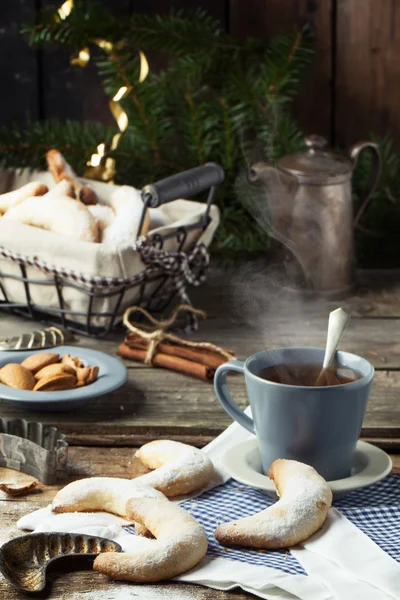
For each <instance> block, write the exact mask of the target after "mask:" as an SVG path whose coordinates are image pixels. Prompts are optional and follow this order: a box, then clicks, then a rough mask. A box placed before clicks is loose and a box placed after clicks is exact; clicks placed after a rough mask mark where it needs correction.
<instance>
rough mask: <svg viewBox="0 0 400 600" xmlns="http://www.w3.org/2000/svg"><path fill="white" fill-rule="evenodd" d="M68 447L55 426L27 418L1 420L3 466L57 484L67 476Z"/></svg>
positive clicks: (49, 483) (1, 456) (0, 449)
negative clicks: (27, 419)
mask: <svg viewBox="0 0 400 600" xmlns="http://www.w3.org/2000/svg"><path fill="white" fill-rule="evenodd" d="M67 453H68V444H67V442H66V441H65V435H64V434H63V433H60V432H59V431H58V429H57V428H56V427H53V426H52V425H44V424H43V423H38V422H36V421H26V420H25V419H0V467H8V468H9V469H14V470H16V471H22V472H23V473H26V474H27V475H32V476H33V477H36V479H39V480H40V481H41V482H42V483H44V484H45V485H54V484H56V483H57V481H58V480H60V479H64V478H65V477H66V475H67Z"/></svg>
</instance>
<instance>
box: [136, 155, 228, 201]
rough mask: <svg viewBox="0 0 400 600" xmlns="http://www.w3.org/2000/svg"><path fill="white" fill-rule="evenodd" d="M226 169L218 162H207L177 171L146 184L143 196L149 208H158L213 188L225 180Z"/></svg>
mask: <svg viewBox="0 0 400 600" xmlns="http://www.w3.org/2000/svg"><path fill="white" fill-rule="evenodd" d="M224 176H225V174H224V170H223V168H222V167H221V166H220V165H218V164H217V163H211V162H210V163H206V164H205V165H203V166H201V167H195V168H194V169H188V170H187V171H183V173H176V174H175V175H171V176H170V177H166V178H165V179H161V180H160V181H157V182H156V183H152V184H150V185H146V186H145V187H144V188H143V189H142V198H143V202H144V203H145V205H146V206H147V207H149V208H157V206H161V204H165V203H167V202H171V200H176V199H177V198H187V197H191V196H195V195H196V194H198V193H199V192H202V191H203V190H207V189H209V188H212V187H214V186H216V185H218V184H219V183H222V181H223V180H224Z"/></svg>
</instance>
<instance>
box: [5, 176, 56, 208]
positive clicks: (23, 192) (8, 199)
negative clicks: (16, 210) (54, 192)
mask: <svg viewBox="0 0 400 600" xmlns="http://www.w3.org/2000/svg"><path fill="white" fill-rule="evenodd" d="M47 191H48V188H47V186H45V185H43V183H40V182H39V181H31V182H30V183H27V184H26V185H24V186H23V187H21V188H18V189H17V190H13V191H12V192H7V193H6V194H1V195H0V215H1V214H2V213H5V212H7V210H9V209H10V208H12V207H13V206H17V204H19V203H20V202H23V201H24V200H26V199H27V198H31V197H33V196H43V194H45V193H46V192H47Z"/></svg>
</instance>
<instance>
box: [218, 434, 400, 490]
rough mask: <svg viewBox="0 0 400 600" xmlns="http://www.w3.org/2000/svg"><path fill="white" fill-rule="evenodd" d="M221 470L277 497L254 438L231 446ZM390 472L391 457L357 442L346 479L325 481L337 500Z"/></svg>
mask: <svg viewBox="0 0 400 600" xmlns="http://www.w3.org/2000/svg"><path fill="white" fill-rule="evenodd" d="M221 466H222V467H223V469H224V470H225V471H226V472H227V473H228V475H230V476H231V477H233V479H236V480H237V481H240V483H245V484H246V485H251V486H252V487H255V488H258V489H260V490H262V491H264V492H265V493H266V494H268V495H269V496H273V497H276V491H275V485H274V483H273V481H271V479H269V477H267V476H266V475H264V474H263V471H262V467H261V459H260V453H259V450H258V445H257V440H256V439H255V438H253V439H251V440H248V441H246V442H242V443H240V444H237V445H236V446H233V448H231V449H230V450H228V452H226V454H225V455H224V456H223V457H222V458H221ZM391 470H392V461H391V458H390V456H388V455H387V454H386V452H384V451H383V450H381V449H380V448H377V447H376V446H373V445H372V444H368V443H367V442H362V441H358V442H357V447H356V451H355V453H354V460H353V466H352V469H351V476H350V477H346V478H345V479H336V480H335V481H328V484H329V487H330V488H331V490H332V493H333V496H334V497H335V498H338V497H340V496H342V495H344V494H347V493H348V492H352V491H354V490H358V489H360V488H363V487H366V486H368V485H372V484H373V483H376V482H377V481H380V480H381V479H383V478H384V477H386V475H388V474H389V473H390V471H391Z"/></svg>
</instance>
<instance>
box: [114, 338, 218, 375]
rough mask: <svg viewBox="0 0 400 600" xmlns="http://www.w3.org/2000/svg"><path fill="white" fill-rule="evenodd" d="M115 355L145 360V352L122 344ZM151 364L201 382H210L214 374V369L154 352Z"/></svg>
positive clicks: (178, 357) (138, 360)
mask: <svg viewBox="0 0 400 600" xmlns="http://www.w3.org/2000/svg"><path fill="white" fill-rule="evenodd" d="M117 354H118V355H119V356H122V357H123V358H128V359H130V360H134V361H137V362H141V363H144V361H145V359H146V354H147V352H146V350H141V349H139V348H130V347H129V346H128V345H127V344H125V343H123V344H121V345H120V346H119V347H118V352H117ZM152 364H153V365H154V366H155V367H161V368H163V369H169V370H171V371H176V372H177V373H184V374H185V375H190V376H191V377H196V379H201V380H202V381H212V380H213V378H214V374H215V369H213V368H210V367H208V366H207V365H203V364H201V363H198V362H195V361H192V360H187V359H185V358H181V357H180V356H171V355H170V354H165V353H163V352H158V351H157V352H156V353H155V354H154V356H153V360H152Z"/></svg>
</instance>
